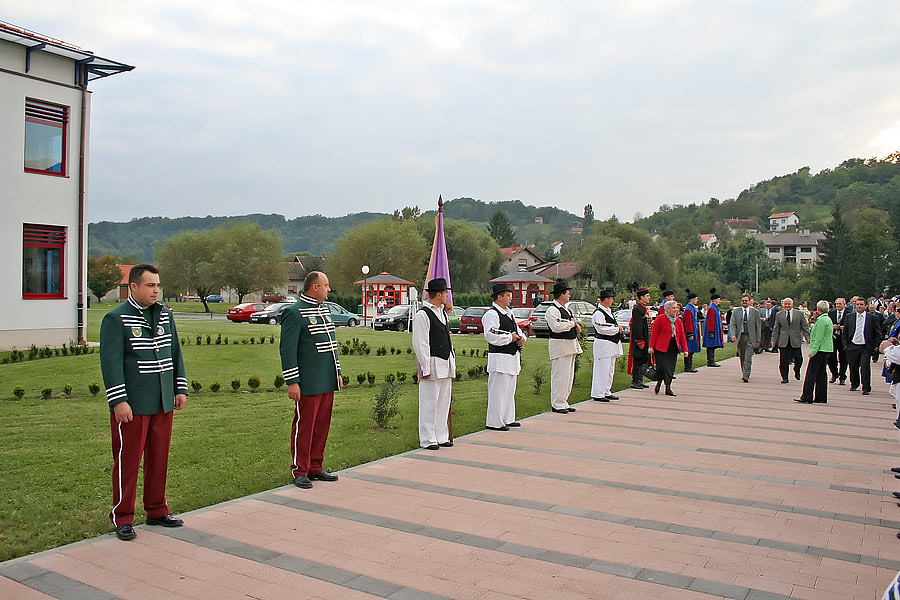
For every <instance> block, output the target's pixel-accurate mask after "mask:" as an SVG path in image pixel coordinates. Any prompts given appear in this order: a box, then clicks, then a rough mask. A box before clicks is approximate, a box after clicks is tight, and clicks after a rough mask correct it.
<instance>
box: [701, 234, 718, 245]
mask: <svg viewBox="0 0 900 600" xmlns="http://www.w3.org/2000/svg"><path fill="white" fill-rule="evenodd" d="M715 237H716V234H714V233H701V234H700V242H701V243H703V244H706V243H708V242H709V240H711V239H713V238H715Z"/></svg>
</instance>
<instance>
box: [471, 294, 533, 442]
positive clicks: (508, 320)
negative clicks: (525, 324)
mask: <svg viewBox="0 0 900 600" xmlns="http://www.w3.org/2000/svg"><path fill="white" fill-rule="evenodd" d="M491 297H492V298H493V300H494V302H493V303H492V304H491V308H490V310H488V311H487V312H486V313H484V316H483V317H482V318H481V324H482V325H483V326H484V339H485V340H487V343H488V362H487V370H488V403H487V428H488V429H494V430H497V431H509V428H510V427H519V425H520V424H519V423H518V422H517V421H516V380H517V378H518V376H519V371H521V370H522V362H521V360H520V358H519V356H520V352H521V351H522V346H524V345H525V333H524V332H523V331H522V330H521V329H520V328H519V326H518V325H516V319H515V316H514V315H513V313H512V311H511V310H510V309H509V305H510V304H511V303H512V299H513V292H512V290H511V289H510V287H509V285H508V284H505V283H495V284H494V287H493V289H492V290H491Z"/></svg>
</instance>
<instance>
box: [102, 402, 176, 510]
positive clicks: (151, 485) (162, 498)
mask: <svg viewBox="0 0 900 600" xmlns="http://www.w3.org/2000/svg"><path fill="white" fill-rule="evenodd" d="M173 414H174V412H167V413H164V412H159V413H156V414H155V415H134V419H133V420H132V421H131V422H130V423H116V416H115V415H113V414H111V415H109V424H110V429H111V431H112V453H113V471H112V487H113V509H112V512H110V514H109V520H110V521H112V524H113V526H115V527H118V526H119V525H128V524H131V523H133V522H134V498H135V495H136V494H137V480H138V471H139V470H140V466H141V459H142V458H143V459H144V468H143V471H144V510H145V511H146V513H147V518H148V519H158V518H160V517H164V516H166V515H167V514H169V513H170V512H171V511H170V510H169V506H168V504H166V472H167V471H168V468H169V445H170V443H171V441H172V415H173Z"/></svg>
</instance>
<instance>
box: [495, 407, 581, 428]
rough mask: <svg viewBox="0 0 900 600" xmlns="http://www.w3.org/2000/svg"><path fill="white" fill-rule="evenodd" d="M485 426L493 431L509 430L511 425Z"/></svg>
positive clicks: (565, 411)
mask: <svg viewBox="0 0 900 600" xmlns="http://www.w3.org/2000/svg"><path fill="white" fill-rule="evenodd" d="M553 411H554V412H564V413H567V412H569V411H567V410H563V411H559V410H556V409H553ZM485 427H486V429H490V430H491V431H509V427H508V426H507V425H501V426H500V427H490V426H485Z"/></svg>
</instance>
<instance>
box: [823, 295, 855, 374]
mask: <svg viewBox="0 0 900 600" xmlns="http://www.w3.org/2000/svg"><path fill="white" fill-rule="evenodd" d="M849 314H850V311H849V310H847V300H846V299H844V298H837V299H835V301H834V308H832V309H831V310H829V311H828V316H829V317H830V318H831V322H832V323H834V352H832V353H831V354H830V355H829V356H828V369H829V370H830V371H831V381H830V382H829V383H834V382H835V381H837V380H838V379H839V378H840V383H839V385H845V384H846V382H847V349H846V348H845V347H844V336H843V323H844V317H846V316H847V315H849Z"/></svg>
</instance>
